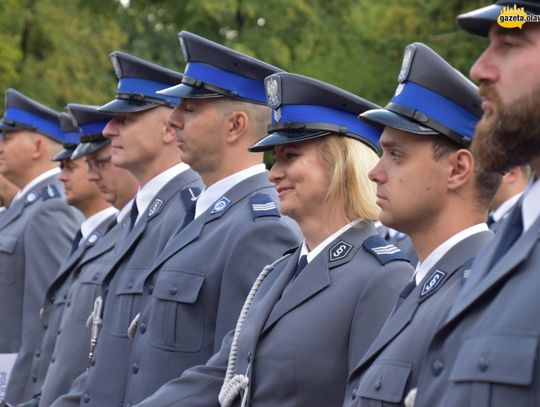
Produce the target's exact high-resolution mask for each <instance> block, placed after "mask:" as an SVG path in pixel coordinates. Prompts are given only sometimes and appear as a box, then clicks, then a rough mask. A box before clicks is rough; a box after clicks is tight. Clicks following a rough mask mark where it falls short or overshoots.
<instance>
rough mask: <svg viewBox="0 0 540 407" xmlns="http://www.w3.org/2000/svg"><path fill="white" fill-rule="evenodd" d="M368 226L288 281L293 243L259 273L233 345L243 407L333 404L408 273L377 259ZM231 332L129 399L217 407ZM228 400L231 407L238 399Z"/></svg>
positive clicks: (401, 265) (155, 405)
mask: <svg viewBox="0 0 540 407" xmlns="http://www.w3.org/2000/svg"><path fill="white" fill-rule="evenodd" d="M375 233H376V232H375V228H374V227H373V225H372V223H371V222H366V223H364V224H360V225H359V227H358V228H351V229H349V230H347V231H345V232H344V233H342V234H341V235H340V236H339V237H337V238H336V239H335V240H334V241H333V242H332V243H330V245H329V246H328V247H327V248H326V249H324V250H323V251H322V252H321V253H320V254H319V255H317V256H316V257H315V258H314V259H313V260H312V261H311V262H310V263H309V264H308V265H307V266H306V267H305V268H304V269H303V270H302V272H301V273H300V274H299V275H298V277H296V279H294V280H293V281H292V282H291V278H292V276H293V274H294V273H295V271H296V267H297V264H298V257H299V253H300V249H297V250H296V251H295V252H294V253H293V254H292V255H290V256H289V257H288V258H286V259H284V260H282V261H281V262H279V263H278V264H277V265H276V266H275V268H274V270H272V271H271V272H270V274H269V275H268V276H267V277H266V279H265V280H263V283H262V284H261V286H260V289H259V290H258V292H257V294H256V295H255V297H254V300H253V303H252V306H251V308H250V310H249V313H248V315H247V318H246V321H245V324H244V327H243V329H242V331H241V333H240V336H239V340H238V346H237V366H236V373H240V374H246V375H247V376H248V377H249V381H250V387H249V395H250V397H249V400H250V402H249V403H248V404H247V405H252V406H257V407H263V406H264V407H275V406H280V407H292V406H294V407H304V406H305V407H313V406H325V407H333V406H341V405H342V403H343V397H344V392H345V385H346V382H347V376H348V374H349V372H350V369H351V368H352V366H354V365H355V364H356V363H357V362H358V361H359V360H360V358H361V356H362V355H363V353H364V352H365V351H366V350H367V349H368V347H369V345H370V344H371V342H372V341H373V339H374V338H375V336H376V335H377V333H378V332H379V330H380V328H381V326H382V325H383V323H384V321H385V320H386V318H387V316H388V313H389V312H390V311H391V309H392V307H393V305H394V303H395V301H396V297H397V296H398V293H399V292H400V291H401V290H402V288H403V286H404V285H406V283H407V281H408V280H410V278H411V276H412V272H413V270H412V268H411V267H410V265H409V263H408V262H405V261H403V260H401V259H402V256H399V257H398V256H397V255H394V256H393V257H394V259H391V260H390V261H388V262H386V263H385V264H382V261H385V260H384V259H383V258H384V256H378V255H376V254H375V252H373V251H372V250H371V249H368V248H366V247H365V246H364V243H365V242H366V241H367V240H368V238H370V237H374V236H373V235H375ZM375 238H376V239H377V240H378V241H379V242H381V241H382V242H383V245H386V243H385V241H384V240H383V239H381V238H380V237H378V236H375ZM386 247H387V246H386ZM231 336H232V333H231V334H229V335H228V336H227V338H226V340H225V341H224V342H223V346H222V348H221V349H220V351H219V352H218V353H217V354H216V355H214V356H213V357H212V359H211V360H210V361H209V362H208V363H207V364H206V365H203V366H197V367H195V368H193V369H190V370H188V371H186V372H185V373H184V375H183V376H182V377H181V378H179V379H176V380H174V381H171V382H169V383H168V384H167V385H165V386H163V387H162V388H161V389H159V390H158V392H156V393H155V394H154V395H153V396H152V397H150V398H148V399H147V400H145V401H144V402H142V403H141V404H139V405H137V406H138V407H143V406H144V407H150V406H152V407H164V406H171V407H172V406H192V407H193V406H197V407H199V406H200V407H202V406H205V407H210V406H219V403H218V393H219V391H220V388H221V385H222V383H223V378H224V376H225V370H226V367H227V359H228V357H229V352H230V338H231ZM233 405H235V406H237V405H238V406H239V405H240V397H237V399H236V404H233Z"/></svg>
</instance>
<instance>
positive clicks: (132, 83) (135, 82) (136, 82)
mask: <svg viewBox="0 0 540 407" xmlns="http://www.w3.org/2000/svg"><path fill="white" fill-rule="evenodd" d="M168 86H170V85H168V84H165V83H161V82H155V81H150V80H148V79H141V78H132V77H129V76H125V77H123V78H120V80H119V81H118V89H117V92H118V93H141V94H143V95H145V96H148V97H150V98H152V99H160V100H164V101H166V102H168V103H170V104H173V105H178V104H179V103H180V99H179V98H175V97H172V96H167V95H163V94H159V93H157V91H158V90H161V89H163V88H165V87H168Z"/></svg>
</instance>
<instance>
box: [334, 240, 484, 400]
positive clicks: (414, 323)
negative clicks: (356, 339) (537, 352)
mask: <svg viewBox="0 0 540 407" xmlns="http://www.w3.org/2000/svg"><path fill="white" fill-rule="evenodd" d="M492 237H493V233H491V232H489V231H485V232H479V233H476V234H474V235H472V236H469V237H467V238H465V239H463V240H462V241H461V242H459V243H457V244H456V245H455V246H454V247H452V248H451V249H450V250H449V251H448V252H447V253H446V254H445V255H444V256H443V257H442V258H441V259H440V260H439V261H438V262H437V263H436V264H435V265H434V266H433V268H432V269H431V270H430V271H429V272H428V273H427V275H426V276H425V277H424V279H423V280H422V281H421V282H420V284H419V285H418V286H417V287H416V288H415V289H413V291H412V292H411V293H410V294H409V296H408V297H407V298H406V299H405V300H404V301H403V303H402V304H401V306H400V307H399V308H398V310H397V311H396V312H395V313H394V314H392V315H391V316H390V317H389V319H388V321H387V322H386V323H385V325H384V327H383V328H382V330H381V332H379V335H378V336H377V338H376V339H375V341H374V342H373V343H372V344H371V346H370V348H369V350H368V351H367V352H366V354H365V355H364V356H363V357H362V360H361V361H360V363H359V364H358V365H357V366H356V367H355V368H354V370H353V372H352V374H351V376H350V377H349V384H348V386H347V394H346V396H345V403H344V406H348V407H353V406H355V407H369V406H372V405H374V404H375V405H378V406H381V407H383V406H388V407H389V406H401V405H403V400H404V398H405V397H406V396H407V394H408V392H409V390H410V389H411V388H414V387H416V384H417V381H418V375H419V373H420V372H419V366H420V364H421V361H422V359H423V357H424V354H425V352H426V348H427V346H428V344H429V341H430V340H431V338H432V336H433V333H434V331H435V329H436V328H437V326H438V325H440V323H441V322H442V320H444V318H445V317H446V315H447V314H448V311H449V310H450V308H451V307H452V304H453V303H454V300H455V298H456V295H457V293H458V292H459V290H460V289H461V287H462V284H463V281H464V280H463V276H464V272H465V271H466V270H468V269H469V268H470V264H471V260H472V259H473V258H474V257H475V256H476V255H477V253H478V252H479V251H480V250H481V249H482V247H484V245H485V244H486V243H487V242H488V241H489V239H491V238H492ZM464 264H465V266H464Z"/></svg>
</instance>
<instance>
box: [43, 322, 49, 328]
mask: <svg viewBox="0 0 540 407" xmlns="http://www.w3.org/2000/svg"><path fill="white" fill-rule="evenodd" d="M48 327H49V324H47V323H46V322H44V323H43V329H45V330H47V328H48Z"/></svg>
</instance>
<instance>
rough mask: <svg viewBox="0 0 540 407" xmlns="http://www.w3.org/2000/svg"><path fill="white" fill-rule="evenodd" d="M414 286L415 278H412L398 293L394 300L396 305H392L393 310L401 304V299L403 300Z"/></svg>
mask: <svg viewBox="0 0 540 407" xmlns="http://www.w3.org/2000/svg"><path fill="white" fill-rule="evenodd" d="M415 287H416V280H415V279H414V278H413V279H412V281H409V283H408V284H407V285H406V286H405V288H403V290H402V291H401V292H400V293H399V297H398V299H397V301H396V306H395V307H394V311H393V312H396V311H397V310H398V308H399V307H400V306H401V304H403V301H405V298H407V297H408V296H409V294H410V293H411V292H412V290H414V288H415Z"/></svg>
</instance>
